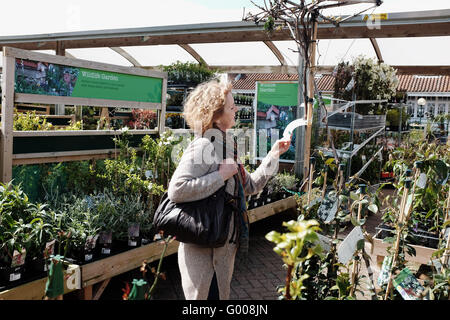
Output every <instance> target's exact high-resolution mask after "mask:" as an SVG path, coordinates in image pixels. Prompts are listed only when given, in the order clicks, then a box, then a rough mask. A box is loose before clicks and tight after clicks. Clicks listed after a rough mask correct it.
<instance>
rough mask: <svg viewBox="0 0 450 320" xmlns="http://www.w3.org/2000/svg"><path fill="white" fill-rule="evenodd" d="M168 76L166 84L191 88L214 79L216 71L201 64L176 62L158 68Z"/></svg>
mask: <svg viewBox="0 0 450 320" xmlns="http://www.w3.org/2000/svg"><path fill="white" fill-rule="evenodd" d="M160 67H161V69H162V70H163V71H165V72H167V74H168V83H170V84H184V85H189V86H192V87H195V86H197V85H198V84H200V83H202V82H206V81H208V80H211V79H214V78H215V77H216V73H217V70H213V69H210V68H208V67H207V66H205V65H203V64H198V63H192V62H180V61H177V62H175V63H172V64H171V65H168V66H160Z"/></svg>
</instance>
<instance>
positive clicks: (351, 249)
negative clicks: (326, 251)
mask: <svg viewBox="0 0 450 320" xmlns="http://www.w3.org/2000/svg"><path fill="white" fill-rule="evenodd" d="M360 240H364V235H363V232H362V230H361V227H355V228H353V230H352V231H351V232H350V233H349V234H348V235H347V237H345V239H344V241H342V243H341V244H340V245H339V248H338V250H337V254H338V260H339V262H340V263H342V264H347V263H348V262H349V261H350V259H351V258H352V257H353V254H354V253H355V251H356V249H357V246H358V241H360Z"/></svg>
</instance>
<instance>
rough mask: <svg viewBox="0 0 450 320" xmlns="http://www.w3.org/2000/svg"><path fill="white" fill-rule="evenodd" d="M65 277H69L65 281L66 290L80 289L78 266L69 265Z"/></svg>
mask: <svg viewBox="0 0 450 320" xmlns="http://www.w3.org/2000/svg"><path fill="white" fill-rule="evenodd" d="M66 275H68V276H69V277H68V278H67V280H66V286H67V289H69V290H74V289H81V270H80V266H79V265H77V264H69V266H68V267H67V270H66Z"/></svg>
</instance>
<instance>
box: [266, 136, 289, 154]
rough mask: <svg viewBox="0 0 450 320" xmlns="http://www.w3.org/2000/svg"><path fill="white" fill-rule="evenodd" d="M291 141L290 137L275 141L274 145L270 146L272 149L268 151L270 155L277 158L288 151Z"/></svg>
mask: <svg viewBox="0 0 450 320" xmlns="http://www.w3.org/2000/svg"><path fill="white" fill-rule="evenodd" d="M291 139H292V136H291V137H290V138H289V139H285V138H283V139H278V140H277V141H275V143H274V145H273V146H272V149H270V153H271V154H272V155H273V156H274V157H276V158H279V157H280V156H281V155H282V154H283V153H285V152H286V151H288V149H289V147H290V145H291Z"/></svg>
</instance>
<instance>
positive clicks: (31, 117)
mask: <svg viewBox="0 0 450 320" xmlns="http://www.w3.org/2000/svg"><path fill="white" fill-rule="evenodd" d="M13 129H14V130H16V131H36V130H52V129H53V125H52V124H51V123H48V122H47V119H46V118H43V117H39V116H38V115H36V111H34V110H33V111H28V112H26V113H21V112H17V111H15V112H14V119H13Z"/></svg>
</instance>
